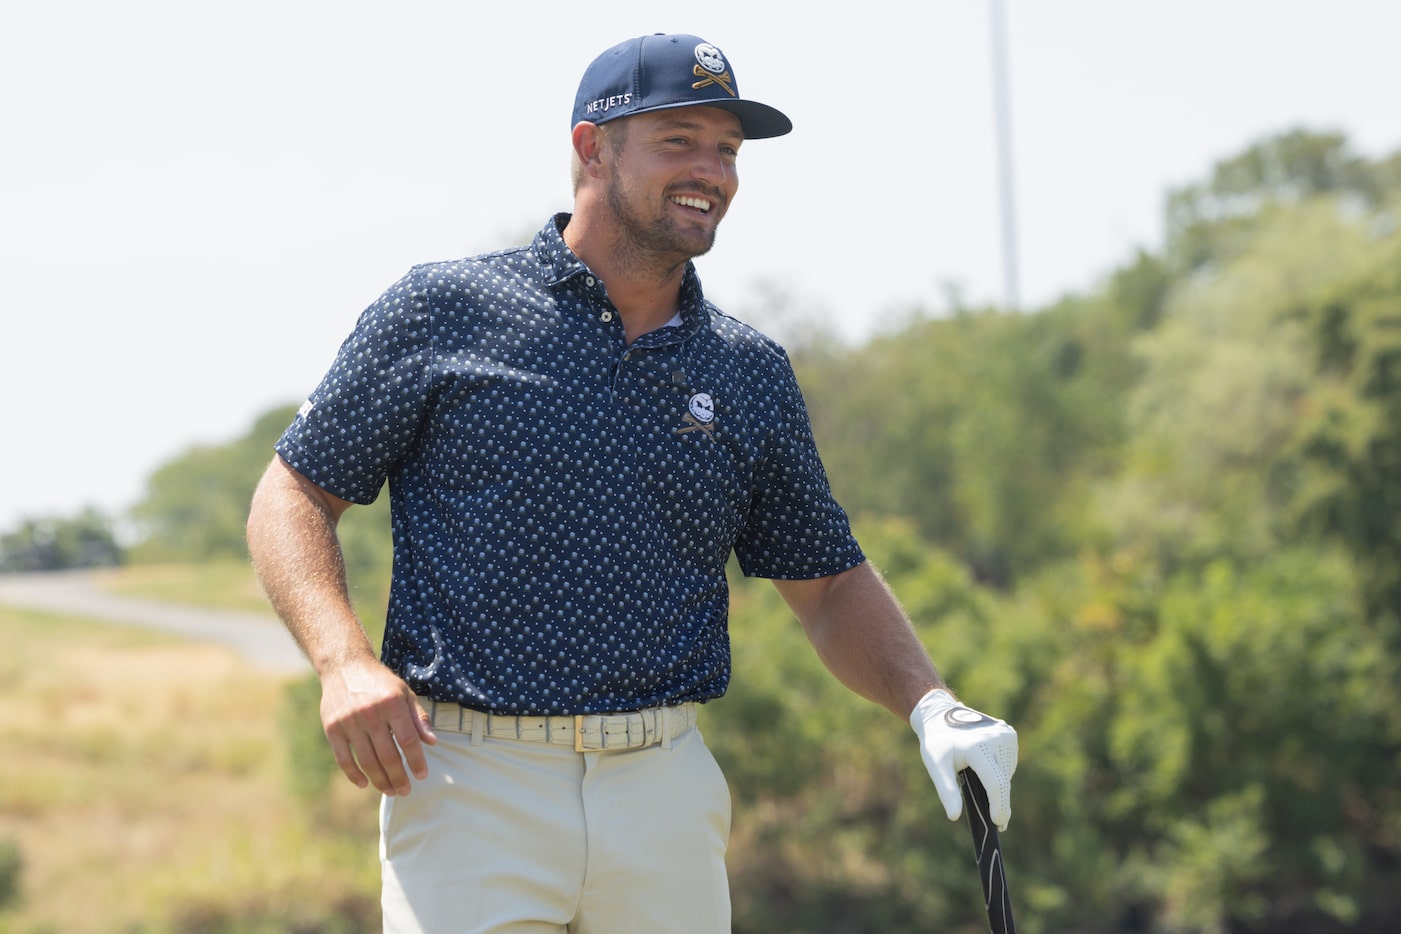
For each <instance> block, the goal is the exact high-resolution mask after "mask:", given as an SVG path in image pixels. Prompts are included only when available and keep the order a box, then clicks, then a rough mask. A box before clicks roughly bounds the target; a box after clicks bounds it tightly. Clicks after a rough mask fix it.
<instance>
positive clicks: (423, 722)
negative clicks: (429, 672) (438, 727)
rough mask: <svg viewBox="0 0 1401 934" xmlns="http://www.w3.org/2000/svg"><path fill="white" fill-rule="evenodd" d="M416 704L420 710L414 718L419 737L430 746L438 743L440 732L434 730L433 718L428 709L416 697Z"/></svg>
mask: <svg viewBox="0 0 1401 934" xmlns="http://www.w3.org/2000/svg"><path fill="white" fill-rule="evenodd" d="M414 706H415V707H416V708H417V712H418V716H417V717H415V718H414V725H415V726H417V727H418V738H419V739H421V740H423V741H424V742H425V743H427V744H428V745H430V746H436V745H438V734H436V733H434V732H433V719H432V718H431V717H429V716H428V711H426V710H424V709H423V705H422V704H421V703H419V702H418V698H414Z"/></svg>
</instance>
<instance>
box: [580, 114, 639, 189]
mask: <svg viewBox="0 0 1401 934" xmlns="http://www.w3.org/2000/svg"><path fill="white" fill-rule="evenodd" d="M627 122H628V121H627V118H626V117H623V118H621V119H618V120H611V121H609V122H608V123H601V124H598V125H597V126H598V133H599V136H600V137H601V138H602V141H603V145H604V146H606V147H608V151H609V153H610V154H612V155H617V153H618V152H619V150H621V149H622V148H623V144H624V143H625V142H627V138H628V131H627ZM570 153H571V157H570V166H569V177H570V180H571V181H572V182H573V186H574V193H575V194H576V195H577V194H578V193H579V187H580V186H581V185H583V184H584V164H583V163H582V162H580V161H579V154H578V153H577V152H574V151H573V149H572V148H571V149H570Z"/></svg>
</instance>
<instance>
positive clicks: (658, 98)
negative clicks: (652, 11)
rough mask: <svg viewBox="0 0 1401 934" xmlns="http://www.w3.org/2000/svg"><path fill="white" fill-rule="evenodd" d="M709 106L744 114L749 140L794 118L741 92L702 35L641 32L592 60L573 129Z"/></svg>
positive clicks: (781, 129) (777, 131) (784, 128)
mask: <svg viewBox="0 0 1401 934" xmlns="http://www.w3.org/2000/svg"><path fill="white" fill-rule="evenodd" d="M695 104H704V105H706V106H707V107H719V108H721V109H723V110H728V111H730V112H731V113H733V114H734V115H735V116H737V117H739V122H740V126H741V128H742V129H743V130H744V136H745V138H746V139H767V138H770V137H774V136H782V135H783V134H785V133H788V132H790V131H791V130H792V129H793V121H791V120H789V119H788V118H787V117H786V116H784V115H783V113H781V112H780V111H778V110H775V109H774V108H772V107H770V106H769V105H768V104H761V103H759V102H758V101H750V100H745V99H744V98H742V97H740V96H739V83H738V82H737V81H735V73H734V69H732V68H731V67H730V63H729V61H728V60H727V59H726V58H725V55H724V53H723V52H721V51H720V50H719V49H717V48H716V47H715V46H713V45H711V44H710V43H709V42H706V41H705V40H704V39H701V38H699V37H697V36H686V35H666V34H664V33H657V34H656V35H652V36H639V37H637V38H636V39H629V40H627V41H626V42H620V43H618V44H617V45H615V46H613V48H611V49H609V50H608V51H606V52H604V53H603V54H602V55H600V56H599V57H598V58H596V59H594V60H593V63H592V64H591V65H589V67H588V69H587V70H586V71H585V72H584V77H583V80H581V81H580V82H579V93H578V94H577V95H575V97H574V121H573V123H571V124H570V127H571V128H573V127H574V126H577V125H578V124H579V123H582V122H584V121H588V122H589V123H599V124H601V123H607V122H608V121H609V120H616V119H618V118H619V117H630V116H632V115H633V114H640V113H647V112H648V111H653V110H666V109H669V108H672V107H690V106H693V105H695Z"/></svg>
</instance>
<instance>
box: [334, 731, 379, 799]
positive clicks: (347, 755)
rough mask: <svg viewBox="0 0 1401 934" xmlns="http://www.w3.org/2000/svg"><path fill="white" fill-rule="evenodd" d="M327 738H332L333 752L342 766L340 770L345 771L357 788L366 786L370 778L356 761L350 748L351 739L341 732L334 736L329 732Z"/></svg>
mask: <svg viewBox="0 0 1401 934" xmlns="http://www.w3.org/2000/svg"><path fill="white" fill-rule="evenodd" d="M326 738H327V739H328V740H330V743H331V754H332V755H333V756H335V757H336V765H338V766H340V770H341V771H342V772H344V773H345V777H346V778H348V779H350V781H351V783H352V784H353V785H355V787H356V788H364V787H365V786H366V785H368V784H369V783H370V779H369V777H368V776H366V775H365V773H364V772H363V771H361V770H360V766H359V764H358V763H356V761H355V755H354V753H353V752H352V751H351V749H350V741H349V740H347V739H346V738H345V737H344V736H342V735H340V734H339V733H337V734H336V735H334V736H332V735H329V734H328V735H327V737H326Z"/></svg>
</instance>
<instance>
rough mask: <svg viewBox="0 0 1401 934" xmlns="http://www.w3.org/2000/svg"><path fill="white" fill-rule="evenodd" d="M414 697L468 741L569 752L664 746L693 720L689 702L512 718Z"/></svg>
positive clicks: (436, 725)
mask: <svg viewBox="0 0 1401 934" xmlns="http://www.w3.org/2000/svg"><path fill="white" fill-rule="evenodd" d="M418 700H419V703H421V704H422V705H423V709H424V710H426V711H427V712H428V716H429V718H430V719H431V720H432V723H433V729H435V730H443V731H445V732H448V733H463V734H466V735H468V736H470V737H471V738H472V742H474V743H480V742H481V741H482V739H484V738H490V739H516V740H521V741H523V742H527V743H550V744H551V745H555V746H572V747H573V748H574V751H575V752H600V751H603V750H616V749H641V748H642V747H644V746H654V745H657V744H658V743H660V744H661V745H662V746H664V747H668V748H669V747H670V746H671V740H672V739H673V738H674V737H677V736H680V735H681V734H682V733H684V732H686V731H687V730H689V729H690V728H691V727H693V726H695V725H696V705H695V704H694V703H686V704H679V705H677V706H675V707H650V708H648V709H647V710H638V711H634V712H632V713H615V714H579V715H577V716H558V717H514V716H503V715H501V714H493V713H486V712H485V711H481V710H473V709H472V708H470V707H463V706H461V705H459V704H453V703H448V702H445V701H435V700H430V699H429V698H427V697H420V698H419V699H418Z"/></svg>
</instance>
